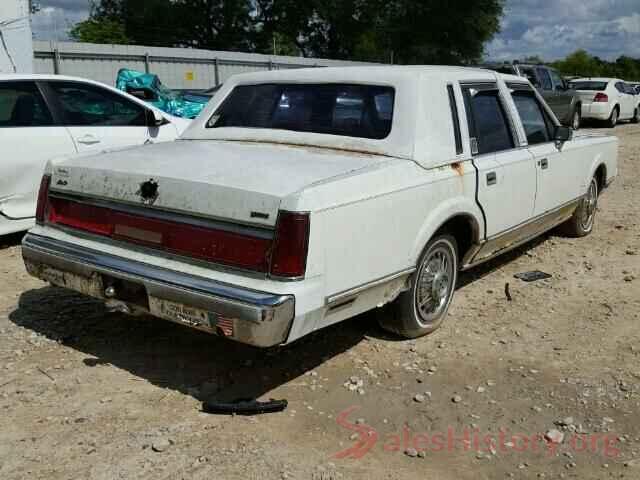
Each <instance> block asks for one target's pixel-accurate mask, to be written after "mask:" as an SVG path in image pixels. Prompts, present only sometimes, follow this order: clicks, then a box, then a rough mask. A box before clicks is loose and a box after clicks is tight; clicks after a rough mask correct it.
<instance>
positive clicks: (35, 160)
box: [0, 75, 190, 235]
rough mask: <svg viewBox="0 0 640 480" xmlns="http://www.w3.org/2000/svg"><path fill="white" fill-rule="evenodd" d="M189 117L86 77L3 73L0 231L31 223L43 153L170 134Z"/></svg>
mask: <svg viewBox="0 0 640 480" xmlns="http://www.w3.org/2000/svg"><path fill="white" fill-rule="evenodd" d="M189 123H190V121H188V120H185V119H181V118H176V117H173V116H171V115H168V114H166V113H163V112H161V111H160V110H158V109H157V108H155V107H153V106H150V105H148V104H146V103H144V102H143V101H141V100H139V99H137V98H135V97H133V96H131V95H129V94H126V93H124V92H120V91H119V90H116V89H114V88H111V87H108V86H106V85H104V84H101V83H97V82H93V81H91V80H86V79H80V78H72V77H63V76H57V75H55V76H54V75H0V145H2V161H1V162H0V235H5V234H8V233H12V232H19V231H22V230H27V229H28V228H30V227H31V226H33V224H34V217H35V211H36V200H37V192H38V185H39V183H40V178H41V177H42V171H43V169H44V166H45V164H46V163H47V160H49V159H51V158H54V157H61V156H62V157H64V156H68V155H75V154H79V153H91V152H96V153H98V152H101V151H103V150H108V149H113V148H118V147H124V146H131V145H143V144H145V143H150V142H164V141H171V140H175V139H176V138H177V137H178V136H179V135H180V134H181V133H182V132H183V131H184V130H185V129H186V128H187V126H188V125H189Z"/></svg>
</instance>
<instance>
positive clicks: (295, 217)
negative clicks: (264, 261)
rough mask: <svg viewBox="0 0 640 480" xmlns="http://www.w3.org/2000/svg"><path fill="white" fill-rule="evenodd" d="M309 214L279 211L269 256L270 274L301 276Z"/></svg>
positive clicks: (304, 261)
mask: <svg viewBox="0 0 640 480" xmlns="http://www.w3.org/2000/svg"><path fill="white" fill-rule="evenodd" d="M308 247H309V214H308V213H295V212H285V211H280V213H279V215H278V223H277V226H276V237H275V243H274V246H273V253H272V256H271V275H273V276H276V277H290V278H291V277H302V276H303V275H304V273H305V270H306V268H307V249H308Z"/></svg>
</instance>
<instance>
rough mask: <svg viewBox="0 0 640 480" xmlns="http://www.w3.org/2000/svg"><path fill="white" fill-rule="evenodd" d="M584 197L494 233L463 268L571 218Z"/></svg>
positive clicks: (510, 247) (468, 259)
mask: <svg viewBox="0 0 640 480" xmlns="http://www.w3.org/2000/svg"><path fill="white" fill-rule="evenodd" d="M582 198H583V197H582V196H581V197H578V198H576V199H574V200H571V201H569V202H567V203H565V204H563V205H560V206H559V207H558V208H555V209H553V210H550V211H548V212H545V213H543V214H541V215H538V216H537V217H534V218H532V219H531V220H528V221H527V222H524V223H521V224H519V225H516V226H515V227H513V228H510V229H509V230H505V231H504V232H500V233H498V234H496V235H493V236H492V237H490V238H488V239H487V240H486V241H485V242H483V243H482V244H480V245H477V246H476V247H475V248H474V251H473V252H470V253H469V254H467V255H466V256H465V259H464V264H463V266H462V269H463V270H466V269H468V268H471V267H473V266H475V265H478V264H480V263H483V262H486V261H487V260H490V259H492V258H494V257H496V256H498V255H500V254H502V253H505V252H508V251H509V250H512V249H514V248H516V247H519V246H520V245H522V244H523V243H526V242H528V241H530V240H532V239H534V238H535V237H537V236H539V235H541V234H542V233H544V232H546V231H548V230H551V229H552V228H553V227H555V226H557V225H559V224H561V223H563V222H564V221H566V220H568V219H569V218H571V215H573V212H574V211H575V209H576V208H577V206H578V204H579V203H580V201H581V200H582Z"/></svg>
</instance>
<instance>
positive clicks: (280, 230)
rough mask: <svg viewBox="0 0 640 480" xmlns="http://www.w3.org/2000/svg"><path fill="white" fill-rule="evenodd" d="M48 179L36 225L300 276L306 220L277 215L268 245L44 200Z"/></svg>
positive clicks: (247, 236) (248, 238)
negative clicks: (58, 227)
mask: <svg viewBox="0 0 640 480" xmlns="http://www.w3.org/2000/svg"><path fill="white" fill-rule="evenodd" d="M49 181H50V177H48V176H46V177H44V178H43V179H42V186H41V188H40V193H39V196H38V213H37V214H38V219H39V222H40V223H43V222H44V219H45V218H46V219H47V222H48V223H50V224H52V225H62V226H66V227H70V228H74V229H77V230H82V231H85V232H90V233H92V234H94V235H100V236H103V237H109V238H113V239H116V240H121V241H126V242H129V243H136V244H140V245H144V246H147V247H149V248H153V249H157V250H164V251H167V252H170V253H174V254H178V255H185V256H188V257H192V258H199V259H202V260H206V261H209V262H213V263H221V264H224V265H229V266H233V267H239V268H243V269H247V270H253V271H257V272H264V273H270V274H271V275H273V276H277V277H286V278H297V277H302V276H304V274H305V270H306V263H307V247H308V244H309V214H308V213H293V212H284V211H281V212H280V213H279V214H278V221H277V225H276V233H275V237H274V239H271V238H270V237H269V236H266V237H260V236H258V235H251V234H245V233H240V232H232V231H227V230H221V229H216V228H208V227H204V226H199V225H193V224H190V223H181V222H175V221H171V220H165V219H158V218H150V217H143V216H138V215H132V214H129V213H125V212H121V211H119V210H114V209H111V208H106V207H102V206H97V205H91V204H88V203H83V202H77V201H73V200H69V199H66V198H59V197H56V196H52V197H48V189H49Z"/></svg>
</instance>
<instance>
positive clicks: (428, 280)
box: [416, 245, 455, 323]
mask: <svg viewBox="0 0 640 480" xmlns="http://www.w3.org/2000/svg"><path fill="white" fill-rule="evenodd" d="M454 268H455V264H454V258H453V252H452V251H451V250H450V249H449V248H447V247H446V246H444V245H443V246H437V247H436V248H434V249H433V250H432V251H431V252H430V254H429V256H428V257H426V258H425V260H424V262H423V263H422V265H421V266H420V271H419V272H418V277H417V279H418V284H417V286H416V306H417V310H418V313H419V315H420V317H421V319H422V320H423V321H424V322H426V323H430V322H432V321H433V320H435V319H437V318H438V316H439V315H440V314H442V312H443V311H444V310H445V309H446V307H447V303H448V301H449V297H450V296H451V292H452V290H453V281H454V278H455V275H454Z"/></svg>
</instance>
